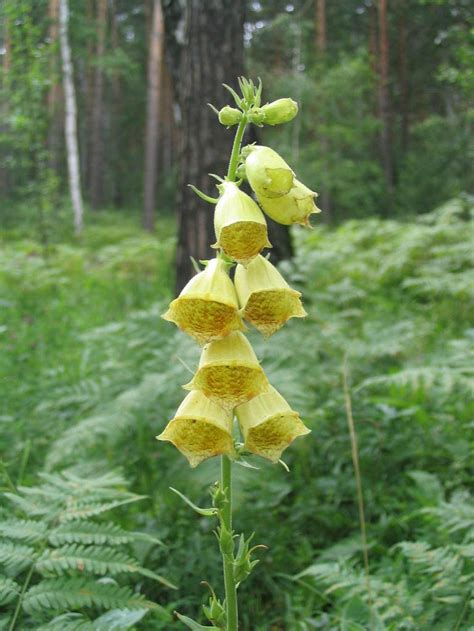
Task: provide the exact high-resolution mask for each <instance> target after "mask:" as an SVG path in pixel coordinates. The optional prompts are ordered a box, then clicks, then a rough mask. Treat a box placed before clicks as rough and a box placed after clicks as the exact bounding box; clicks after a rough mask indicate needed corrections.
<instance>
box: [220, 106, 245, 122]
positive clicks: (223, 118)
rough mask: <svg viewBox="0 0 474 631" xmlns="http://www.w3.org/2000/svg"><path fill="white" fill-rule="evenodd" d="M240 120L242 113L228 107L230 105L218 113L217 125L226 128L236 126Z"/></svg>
mask: <svg viewBox="0 0 474 631" xmlns="http://www.w3.org/2000/svg"><path fill="white" fill-rule="evenodd" d="M241 118H242V112H241V111H240V110H238V109H236V108H235V107H230V105H226V106H225V107H223V108H222V109H221V110H220V111H219V123H221V124H222V125H225V126H226V127H232V126H233V125H238V124H239V123H240V119H241Z"/></svg>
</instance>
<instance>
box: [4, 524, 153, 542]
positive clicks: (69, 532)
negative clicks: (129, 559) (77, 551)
mask: <svg viewBox="0 0 474 631" xmlns="http://www.w3.org/2000/svg"><path fill="white" fill-rule="evenodd" d="M0 532H1V524H0ZM48 540H49V542H50V543H51V544H52V545H53V546H61V545H64V544H67V543H69V544H71V543H82V544H85V545H92V544H94V545H108V546H119V545H124V544H126V543H133V542H135V541H147V542H149V543H154V544H161V541H160V540H159V539H156V538H155V537H152V536H151V535H147V534H145V533H141V532H128V531H127V530H124V529H123V528H120V526H117V525H116V524H114V523H112V522H108V523H102V524H101V523H98V524H96V523H92V522H83V521H77V522H67V523H66V524H63V525H61V526H59V527H58V528H56V529H55V530H53V531H52V532H51V533H50V534H49V536H48Z"/></svg>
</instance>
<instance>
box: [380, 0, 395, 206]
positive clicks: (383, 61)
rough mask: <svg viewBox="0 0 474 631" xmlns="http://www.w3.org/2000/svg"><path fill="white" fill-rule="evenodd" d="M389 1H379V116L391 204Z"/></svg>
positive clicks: (392, 177)
mask: <svg viewBox="0 0 474 631" xmlns="http://www.w3.org/2000/svg"><path fill="white" fill-rule="evenodd" d="M387 4H388V0H379V4H378V10H379V54H380V57H379V89H378V97H379V98H378V101H379V116H380V120H381V123H382V129H381V133H380V149H381V153H382V163H383V169H384V174H385V183H386V186H387V191H388V194H389V198H390V200H389V203H390V201H391V199H392V198H393V192H394V174H393V159H392V133H391V112H390V93H389V84H388V82H389V39H388V22H387Z"/></svg>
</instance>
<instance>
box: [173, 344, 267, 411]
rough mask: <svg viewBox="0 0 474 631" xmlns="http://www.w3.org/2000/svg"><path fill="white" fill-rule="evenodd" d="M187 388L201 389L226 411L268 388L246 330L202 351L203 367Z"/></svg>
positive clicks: (201, 364)
mask: <svg viewBox="0 0 474 631" xmlns="http://www.w3.org/2000/svg"><path fill="white" fill-rule="evenodd" d="M183 387H184V388H185V389H187V390H201V391H202V392H203V393H204V394H205V395H206V397H208V398H209V399H210V400H211V401H213V402H214V403H216V404H217V405H220V406H222V407H223V408H224V409H225V410H227V411H229V412H230V411H231V410H232V409H233V408H234V407H236V406H237V405H240V404H241V403H245V401H249V399H252V398H253V397H256V396H257V395H259V394H261V393H262V392H266V391H267V390H268V379H267V377H266V376H265V373H264V372H263V370H262V367H261V366H260V364H259V363H258V359H257V356H256V355H255V352H254V350H253V348H252V347H251V345H250V342H249V341H248V340H247V338H246V337H245V335H242V333H231V334H230V335H228V336H227V337H225V338H224V339H223V340H215V341H214V342H211V343H210V344H208V345H207V346H205V347H204V350H203V352H202V354H201V359H200V361H199V368H198V371H197V373H196V374H195V375H194V378H193V379H192V381H191V382H190V383H188V384H186V385H185V386H183Z"/></svg>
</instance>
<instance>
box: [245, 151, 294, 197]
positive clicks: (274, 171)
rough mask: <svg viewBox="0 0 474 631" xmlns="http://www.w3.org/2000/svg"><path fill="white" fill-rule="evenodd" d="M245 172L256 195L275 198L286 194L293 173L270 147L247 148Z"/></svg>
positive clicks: (289, 188) (291, 183) (291, 182)
mask: <svg viewBox="0 0 474 631" xmlns="http://www.w3.org/2000/svg"><path fill="white" fill-rule="evenodd" d="M245 174H246V177H247V179H248V181H249V184H250V186H251V187H252V189H253V190H254V191H255V193H256V195H257V197H258V198H259V200H260V197H268V198H275V197H277V198H278V197H281V196H282V195H286V194H287V193H288V192H289V191H290V190H291V187H292V186H293V179H294V173H293V171H292V170H291V169H290V167H289V166H288V165H287V163H286V162H285V161H284V160H283V158H282V157H281V156H279V155H278V153H277V152H276V151H273V149H270V147H262V146H259V145H256V146H255V147H251V148H249V155H248V156H247V158H246V160H245Z"/></svg>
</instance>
